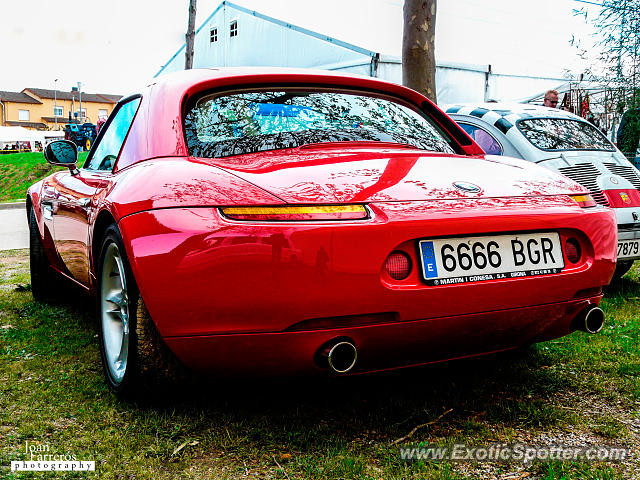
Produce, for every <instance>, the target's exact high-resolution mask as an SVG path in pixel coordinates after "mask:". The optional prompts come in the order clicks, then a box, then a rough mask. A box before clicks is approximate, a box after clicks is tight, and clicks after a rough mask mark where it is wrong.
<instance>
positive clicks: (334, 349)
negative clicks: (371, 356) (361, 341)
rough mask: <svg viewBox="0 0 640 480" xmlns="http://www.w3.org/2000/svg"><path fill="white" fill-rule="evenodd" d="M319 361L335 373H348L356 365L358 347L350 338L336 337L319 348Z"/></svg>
mask: <svg viewBox="0 0 640 480" xmlns="http://www.w3.org/2000/svg"><path fill="white" fill-rule="evenodd" d="M317 358H318V360H319V361H318V363H319V364H320V366H321V367H324V368H329V370H331V371H332V372H333V373H348V372H350V371H351V370H352V369H353V367H354V366H355V365H356V361H357V360H358V349H357V348H356V346H355V345H354V344H353V342H352V341H351V340H349V339H336V340H333V341H331V342H329V343H327V344H325V345H324V346H322V347H320V350H318V355H317Z"/></svg>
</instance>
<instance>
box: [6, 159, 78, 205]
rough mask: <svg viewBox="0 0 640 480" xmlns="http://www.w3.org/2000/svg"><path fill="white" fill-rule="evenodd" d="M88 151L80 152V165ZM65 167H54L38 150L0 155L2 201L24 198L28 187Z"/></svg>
mask: <svg viewBox="0 0 640 480" xmlns="http://www.w3.org/2000/svg"><path fill="white" fill-rule="evenodd" d="M87 155H88V152H80V153H79V154H78V158H79V162H78V166H82V164H83V163H84V161H85V159H86V158H87ZM64 168H65V167H54V166H53V165H51V164H49V163H47V162H46V160H45V159H44V155H43V154H42V153H38V152H24V153H10V154H8V155H0V177H1V178H2V183H1V184H0V202H9V201H11V200H24V199H25V198H26V196H27V189H28V188H29V187H30V186H31V185H32V184H34V183H35V182H37V181H38V180H40V179H42V178H44V177H46V176H47V175H49V174H50V173H53V172H55V171H57V170H63V169H64Z"/></svg>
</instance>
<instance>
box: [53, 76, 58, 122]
mask: <svg viewBox="0 0 640 480" xmlns="http://www.w3.org/2000/svg"><path fill="white" fill-rule="evenodd" d="M53 117H54V119H55V122H56V130H58V79H57V78H56V79H55V80H54V81H53Z"/></svg>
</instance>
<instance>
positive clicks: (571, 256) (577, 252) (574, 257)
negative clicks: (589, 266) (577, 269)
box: [564, 238, 582, 263]
mask: <svg viewBox="0 0 640 480" xmlns="http://www.w3.org/2000/svg"><path fill="white" fill-rule="evenodd" d="M564 254H565V255H566V256H567V260H569V261H570V262H571V263H578V262H579V261H580V257H581V256H582V249H581V248H580V244H579V243H578V240H576V239H575V238H570V239H568V240H567V241H566V242H565V243H564Z"/></svg>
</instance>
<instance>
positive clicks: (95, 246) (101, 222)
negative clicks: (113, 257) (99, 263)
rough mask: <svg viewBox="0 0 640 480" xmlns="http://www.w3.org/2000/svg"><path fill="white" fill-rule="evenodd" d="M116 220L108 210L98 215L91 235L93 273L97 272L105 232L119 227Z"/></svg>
mask: <svg viewBox="0 0 640 480" xmlns="http://www.w3.org/2000/svg"><path fill="white" fill-rule="evenodd" d="M117 224H118V222H116V219H115V218H114V216H113V215H112V214H111V212H109V211H108V210H102V211H100V212H99V213H98V216H97V217H96V220H95V221H94V222H93V232H92V234H91V266H92V271H93V272H94V273H95V272H96V268H95V267H96V266H95V262H96V260H97V259H98V257H99V256H100V247H101V246H102V238H103V237H104V232H105V231H106V230H107V228H109V226H110V225H117Z"/></svg>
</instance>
